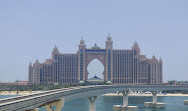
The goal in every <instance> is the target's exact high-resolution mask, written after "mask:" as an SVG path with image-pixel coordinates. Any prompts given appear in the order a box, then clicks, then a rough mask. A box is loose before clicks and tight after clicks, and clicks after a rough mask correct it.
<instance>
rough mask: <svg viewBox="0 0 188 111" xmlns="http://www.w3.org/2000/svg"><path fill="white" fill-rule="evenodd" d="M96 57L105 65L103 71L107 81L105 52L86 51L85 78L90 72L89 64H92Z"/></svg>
mask: <svg viewBox="0 0 188 111" xmlns="http://www.w3.org/2000/svg"><path fill="white" fill-rule="evenodd" d="M94 59H98V60H99V61H100V62H101V63H102V64H103V66H104V71H103V73H102V74H103V78H104V81H106V80H107V79H106V78H107V77H106V54H105V53H86V57H85V72H86V74H85V78H86V79H87V78H88V75H89V72H88V65H89V64H90V62H91V61H93V60H94Z"/></svg>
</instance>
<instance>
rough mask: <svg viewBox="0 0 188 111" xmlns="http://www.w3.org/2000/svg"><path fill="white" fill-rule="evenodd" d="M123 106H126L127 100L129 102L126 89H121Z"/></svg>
mask: <svg viewBox="0 0 188 111" xmlns="http://www.w3.org/2000/svg"><path fill="white" fill-rule="evenodd" d="M122 93H123V106H128V102H129V95H128V91H126V92H125V91H123V92H122Z"/></svg>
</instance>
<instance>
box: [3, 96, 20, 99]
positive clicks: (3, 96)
mask: <svg viewBox="0 0 188 111" xmlns="http://www.w3.org/2000/svg"><path fill="white" fill-rule="evenodd" d="M15 96H18V95H0V99H4V98H10V97H15Z"/></svg>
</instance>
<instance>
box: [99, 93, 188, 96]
mask: <svg viewBox="0 0 188 111" xmlns="http://www.w3.org/2000/svg"><path fill="white" fill-rule="evenodd" d="M102 96H123V94H118V93H108V94H103V95H102ZM129 96H152V94H129ZM157 96H178V97H188V94H179V93H177V94H171V93H167V94H165V95H164V94H157Z"/></svg>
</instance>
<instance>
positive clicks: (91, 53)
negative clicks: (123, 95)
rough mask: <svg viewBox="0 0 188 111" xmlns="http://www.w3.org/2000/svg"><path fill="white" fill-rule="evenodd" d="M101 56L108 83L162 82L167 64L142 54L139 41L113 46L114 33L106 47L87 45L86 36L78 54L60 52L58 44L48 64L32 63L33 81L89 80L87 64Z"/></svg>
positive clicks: (65, 82)
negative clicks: (118, 46) (122, 45)
mask: <svg viewBox="0 0 188 111" xmlns="http://www.w3.org/2000/svg"><path fill="white" fill-rule="evenodd" d="M95 58H97V59H98V60H99V61H101V63H102V64H103V65H104V72H103V77H104V82H106V83H114V84H162V83H163V63H162V59H159V60H157V59H156V58H155V56H153V57H152V58H151V59H148V58H146V55H141V54H140V48H139V46H138V44H137V42H135V43H134V45H133V46H132V49H128V50H121V49H113V41H112V38H111V37H110V36H108V37H107V40H106V48H105V49H101V48H100V47H98V46H97V45H96V44H95V45H94V46H93V47H92V48H86V45H85V42H84V40H83V39H82V40H81V41H80V44H79V46H78V51H77V53H75V54H64V53H60V52H59V50H58V48H57V47H55V48H54V49H53V51H52V57H51V59H47V60H46V61H45V62H44V63H39V61H38V60H36V62H35V63H34V64H31V63H30V64H29V74H28V76H29V83H35V84H40V83H60V84H70V83H71V84H73V83H85V82H87V80H88V74H89V73H88V70H87V67H88V65H89V63H90V62H91V61H92V60H93V59H95Z"/></svg>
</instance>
